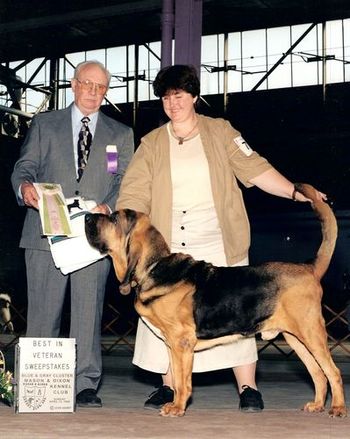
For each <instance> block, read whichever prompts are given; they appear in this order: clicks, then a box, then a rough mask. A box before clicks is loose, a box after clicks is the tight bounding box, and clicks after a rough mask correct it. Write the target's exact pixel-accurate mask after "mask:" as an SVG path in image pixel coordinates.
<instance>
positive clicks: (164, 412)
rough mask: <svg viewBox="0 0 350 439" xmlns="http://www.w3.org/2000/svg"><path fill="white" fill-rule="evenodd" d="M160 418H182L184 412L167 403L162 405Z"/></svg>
mask: <svg viewBox="0 0 350 439" xmlns="http://www.w3.org/2000/svg"><path fill="white" fill-rule="evenodd" d="M160 414H161V416H170V417H178V416H184V414H185V410H184V409H183V408H180V407H178V406H177V405H175V404H174V403H173V402H168V403H167V404H164V405H163V407H162V408H161V410H160Z"/></svg>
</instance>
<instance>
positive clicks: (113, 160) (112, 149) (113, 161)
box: [106, 145, 118, 174]
mask: <svg viewBox="0 0 350 439" xmlns="http://www.w3.org/2000/svg"><path fill="white" fill-rule="evenodd" d="M106 157H107V172H108V173H109V174H116V173H117V169H118V149H117V145H107V146H106Z"/></svg>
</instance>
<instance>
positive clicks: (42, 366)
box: [15, 337, 76, 413]
mask: <svg viewBox="0 0 350 439" xmlns="http://www.w3.org/2000/svg"><path fill="white" fill-rule="evenodd" d="M75 358H76V354H75V339H74V338H31V337H21V338H20V339H19V342H18V344H17V345H16V368H15V381H16V387H15V389H16V392H15V411H16V412H17V413H42V412H55V413H56V412H73V411H74V409H75V366H76V361H75Z"/></svg>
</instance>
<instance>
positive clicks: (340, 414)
mask: <svg viewBox="0 0 350 439" xmlns="http://www.w3.org/2000/svg"><path fill="white" fill-rule="evenodd" d="M328 414H329V416H330V417H331V418H345V417H346V416H347V412H346V407H345V406H333V407H331V409H330V410H329V412H328Z"/></svg>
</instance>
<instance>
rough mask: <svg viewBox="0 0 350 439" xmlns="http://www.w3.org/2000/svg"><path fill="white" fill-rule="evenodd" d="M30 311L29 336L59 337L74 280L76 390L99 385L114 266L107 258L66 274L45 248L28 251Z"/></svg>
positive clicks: (72, 327)
mask: <svg viewBox="0 0 350 439" xmlns="http://www.w3.org/2000/svg"><path fill="white" fill-rule="evenodd" d="M25 261H26V272H27V287H28V313H27V334H26V335H27V337H58V336H59V335H60V329H61V315H62V308H63V304H64V299H65V295H66V290H67V286H68V281H70V291H71V294H70V301H71V310H70V333H69V336H70V337H71V338H75V339H76V345H77V371H76V390H77V392H80V391H81V390H84V389H88V388H90V389H97V387H98V385H99V382H100V379H101V374H102V358H101V319H102V312H103V301H104V293H105V286H106V281H107V277H108V273H109V270H110V261H109V258H104V259H102V260H100V261H97V262H95V263H94V264H91V265H89V266H87V267H85V268H83V269H81V270H78V271H75V272H73V273H70V274H69V275H63V274H62V273H61V271H60V270H59V269H57V268H56V267H55V265H54V262H53V259H52V256H51V253H50V252H49V251H45V250H32V249H26V251H25Z"/></svg>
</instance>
